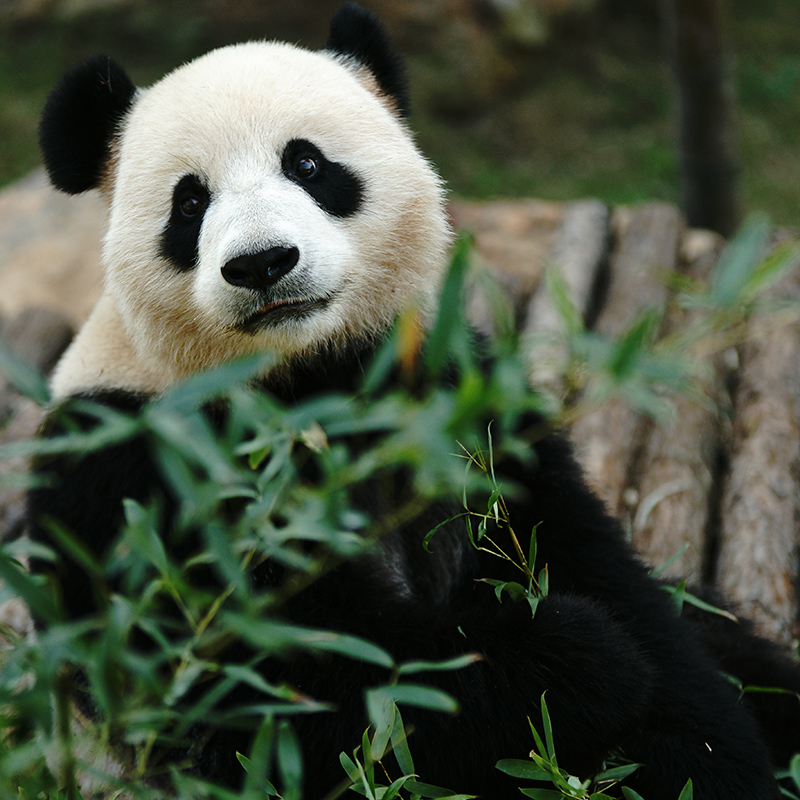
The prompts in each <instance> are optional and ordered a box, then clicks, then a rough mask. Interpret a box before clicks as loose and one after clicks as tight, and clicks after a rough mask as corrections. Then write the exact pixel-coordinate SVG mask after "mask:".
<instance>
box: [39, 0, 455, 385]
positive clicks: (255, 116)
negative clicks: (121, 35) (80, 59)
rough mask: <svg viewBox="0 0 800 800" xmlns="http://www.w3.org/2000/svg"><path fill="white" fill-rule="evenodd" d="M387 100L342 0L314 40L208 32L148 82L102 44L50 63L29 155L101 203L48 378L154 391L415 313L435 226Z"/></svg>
mask: <svg viewBox="0 0 800 800" xmlns="http://www.w3.org/2000/svg"><path fill="white" fill-rule="evenodd" d="M406 108H407V103H406V99H405V94H404V81H403V72H402V64H401V62H400V60H399V59H398V57H397V55H396V54H395V52H394V51H393V50H392V47H391V44H390V42H389V40H388V37H387V36H386V33H385V31H384V29H383V28H382V27H381V25H380V23H379V22H378V21H377V20H376V19H375V18H374V17H373V16H372V15H371V14H370V13H369V12H367V11H364V10H363V9H361V8H359V7H358V6H355V5H347V6H345V7H343V8H342V9H341V10H340V11H339V12H338V13H337V15H336V16H335V17H334V19H333V22H332V24H331V33H330V38H329V41H328V43H327V45H326V48H325V49H324V50H322V51H319V52H311V51H308V50H304V49H301V48H299V47H295V46H291V45H287V44H282V43H277V42H251V43H247V44H241V45H235V46H230V47H224V48H221V49H219V50H215V51H212V52H210V53H208V54H207V55H205V56H202V57H200V58H198V59H196V60H195V61H192V62H190V63H188V64H186V65H184V66H182V67H180V68H178V69H177V70H175V71H174V72H172V73H170V74H168V75H167V76H166V77H165V78H163V79H162V80H161V81H160V82H158V83H156V84H155V85H154V86H152V87H151V88H148V89H137V88H135V87H134V85H133V84H132V83H131V81H130V79H129V78H128V77H127V76H126V74H125V72H124V71H123V70H122V68H121V67H119V66H118V65H117V64H116V63H115V62H113V61H112V60H111V59H109V58H107V57H99V58H95V59H92V60H90V61H88V62H86V63H84V64H82V65H80V66H78V67H77V68H75V69H73V70H72V71H70V72H68V73H67V74H66V75H65V76H64V77H63V78H62V80H61V82H60V84H59V85H58V86H57V87H56V88H55V89H54V90H53V93H52V94H51V96H50V99H49V100H48V103H47V105H46V107H45V111H44V113H43V117H42V124H41V144H42V151H43V154H44V161H45V165H46V167H47V169H48V172H49V174H50V177H51V180H52V182H53V183H54V185H55V186H56V187H57V188H59V189H61V190H63V191H67V192H71V193H78V192H83V191H85V190H87V189H92V188H99V189H100V190H101V192H102V193H103V194H104V195H105V196H106V197H107V199H108V202H109V208H110V212H109V224H108V231H107V235H106V238H105V244H104V262H105V276H106V283H105V291H104V294H103V297H102V298H101V300H100V303H99V304H98V307H97V308H96V309H95V311H94V312H93V314H92V317H91V318H90V320H89V321H88V323H87V324H86V326H85V328H84V330H83V331H82V332H81V334H80V335H79V337H78V339H77V340H76V342H75V343H74V344H73V346H72V348H71V351H69V352H68V354H67V356H66V357H65V359H64V361H63V362H62V365H61V367H60V368H59V370H58V371H57V373H56V377H55V382H54V391H55V393H56V394H57V395H59V394H66V393H71V392H74V391H78V390H85V389H87V388H96V387H108V388H122V389H132V390H140V391H160V390H162V389H164V388H166V387H167V386H169V385H170V384H171V383H172V382H174V381H175V380H178V379H180V378H181V377H184V376H186V375H188V374H191V373H192V372H194V371H197V370H199V369H203V368H207V367H209V366H213V365H215V364H217V363H220V362H221V361H223V360H226V359H229V358H231V357H235V356H239V355H244V354H248V353H253V352H260V351H268V350H271V351H274V352H276V353H277V354H278V357H279V358H280V359H284V360H285V359H288V358H296V357H300V358H302V357H304V356H311V355H313V354H314V353H315V352H319V351H320V350H322V349H328V348H330V347H347V346H348V345H349V343H350V342H352V341H353V340H354V339H361V338H364V337H376V336H380V335H381V334H382V333H383V332H385V331H386V329H387V328H388V327H389V326H390V325H391V324H392V322H393V321H394V319H395V318H396V317H397V315H398V313H400V312H401V311H403V310H404V309H406V308H408V307H409V306H413V307H415V308H416V309H418V310H419V311H420V312H421V313H422V316H423V319H424V317H425V315H429V314H430V313H431V311H432V308H433V306H434V305H435V297H436V294H437V291H438V288H439V284H440V278H441V276H442V273H443V271H444V269H445V266H446V264H447V252H448V249H449V244H450V238H451V235H450V230H449V227H448V224H447V220H446V214H445V211H444V200H443V188H442V184H441V182H440V180H439V178H438V177H437V175H436V173H435V172H434V170H433V169H432V168H431V166H430V164H429V163H428V162H427V161H426V160H425V158H424V157H423V156H422V155H421V154H420V153H419V151H418V150H417V148H416V147H415V145H414V142H413V139H412V136H411V134H410V132H409V130H408V128H407V126H406V123H405V113H406Z"/></svg>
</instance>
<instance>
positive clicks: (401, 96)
mask: <svg viewBox="0 0 800 800" xmlns="http://www.w3.org/2000/svg"><path fill="white" fill-rule="evenodd" d="M325 49H326V50H329V51H331V52H333V53H336V54H338V55H342V56H347V57H349V58H352V59H354V60H355V61H357V62H359V63H360V64H362V65H363V66H365V67H366V68H367V69H369V70H370V72H372V74H373V75H374V76H375V80H377V82H378V86H380V88H381V91H382V92H384V93H385V94H386V95H388V96H389V97H390V98H391V99H392V100H393V101H394V104H395V106H396V108H397V111H398V112H399V114H400V116H402V117H407V116H408V111H409V103H408V94H407V88H406V74H405V73H406V71H405V64H404V63H403V58H402V56H401V55H400V54H399V53H398V52H397V51H396V50H395V48H394V44H393V43H392V40H391V37H390V36H389V34H388V32H387V31H386V28H384V27H383V24H382V23H381V22H380V20H379V19H378V18H377V17H376V16H375V15H374V14H373V13H372V12H371V11H367V10H366V9H365V8H362V7H361V6H359V5H358V3H346V4H345V5H343V6H342V7H341V8H340V9H339V10H338V11H337V12H336V14H335V15H334V17H333V19H332V20H331V28H330V35H329V36H328V41H327V43H326V45H325Z"/></svg>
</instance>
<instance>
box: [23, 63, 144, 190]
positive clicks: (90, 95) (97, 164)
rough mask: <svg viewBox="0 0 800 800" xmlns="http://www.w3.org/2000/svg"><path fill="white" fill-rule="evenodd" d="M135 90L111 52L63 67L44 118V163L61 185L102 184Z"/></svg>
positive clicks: (74, 187)
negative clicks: (65, 68) (112, 57)
mask: <svg viewBox="0 0 800 800" xmlns="http://www.w3.org/2000/svg"><path fill="white" fill-rule="evenodd" d="M135 93H136V87H135V86H134V85H133V83H132V82H131V80H130V78H129V77H128V76H127V75H126V74H125V70H123V69H122V67H120V66H119V64H117V63H116V62H115V61H113V60H112V59H111V58H109V57H108V56H95V57H94V58H90V59H89V60H88V61H84V62H83V63H81V64H78V65H77V66H75V67H72V69H70V70H68V71H67V72H66V73H64V75H63V76H62V77H61V80H60V81H59V82H58V84H56V87H55V88H54V89H53V91H52V92H51V93H50V96H49V97H48V99H47V103H46V104H45V107H44V110H43V111H42V119H41V121H40V123H39V145H40V147H41V150H42V157H43V159H44V165H45V167H46V168H47V172H48V174H49V175H50V180H51V181H52V183H53V185H54V186H55V187H56V188H57V189H61V191H63V192H68V193H69V194H79V193H80V192H85V191H87V190H88V189H94V188H95V187H97V186H99V185H100V182H101V180H102V178H103V173H104V172H105V169H106V166H107V165H108V161H109V158H110V157H111V143H112V141H113V139H114V135H115V134H116V132H117V131H118V130H119V127H120V123H121V122H122V119H123V118H124V116H125V114H126V113H127V111H128V109H130V107H131V105H132V104H133V98H134V94H135Z"/></svg>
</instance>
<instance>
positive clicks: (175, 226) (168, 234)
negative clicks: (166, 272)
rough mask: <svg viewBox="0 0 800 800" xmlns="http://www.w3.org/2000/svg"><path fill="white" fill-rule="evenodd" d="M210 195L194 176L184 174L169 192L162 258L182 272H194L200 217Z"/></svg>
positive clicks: (162, 236)
mask: <svg viewBox="0 0 800 800" xmlns="http://www.w3.org/2000/svg"><path fill="white" fill-rule="evenodd" d="M210 202H211V193H210V192H209V191H208V189H207V188H206V187H205V185H204V183H203V181H202V180H201V179H200V178H199V177H198V176H197V175H184V176H183V177H182V178H181V179H180V180H179V181H178V182H177V183H176V184H175V188H174V189H173V190H172V210H171V211H170V215H169V222H167V227H166V228H164V231H163V232H162V234H161V255H162V256H163V257H164V258H166V259H169V261H171V262H172V263H173V264H174V265H175V266H176V267H177V268H178V269H179V270H180V271H181V272H185V271H187V270H190V269H194V267H195V265H196V264H197V246H198V240H199V238H200V229H201V227H202V225H203V217H204V216H205V213H206V209H207V208H208V205H209V203H210Z"/></svg>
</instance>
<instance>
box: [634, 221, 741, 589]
mask: <svg viewBox="0 0 800 800" xmlns="http://www.w3.org/2000/svg"><path fill="white" fill-rule="evenodd" d="M722 245H723V241H722V238H721V237H719V236H716V235H715V234H713V233H710V232H708V231H688V232H687V234H686V236H685V237H684V241H683V245H682V247H681V261H682V262H683V264H684V266H683V267H682V270H681V271H682V272H685V274H687V275H688V276H689V277H691V278H695V279H700V280H702V279H705V278H707V277H708V274H709V272H710V270H711V268H712V266H713V265H714V263H715V262H716V260H717V258H718V256H719V253H720V251H721V250H722ZM696 319H697V314H692V313H686V312H683V311H681V310H680V309H677V308H673V309H672V310H671V312H670V314H669V315H668V316H667V319H666V321H665V326H664V331H663V333H664V334H665V335H669V334H671V333H674V332H676V331H679V330H681V329H683V328H685V327H687V326H689V325H691V324H692V322H693V321H695V320H696ZM703 389H704V394H705V397H706V400H707V402H706V403H700V402H698V401H697V400H696V399H693V398H689V397H677V398H675V400H674V413H673V415H672V417H671V418H670V419H669V420H663V421H659V423H658V424H656V425H654V426H653V427H652V432H651V433H650V436H649V438H648V440H647V443H646V445H645V448H644V452H643V454H642V457H641V460H640V462H639V465H638V467H637V468H636V472H637V473H638V475H639V476H640V479H639V485H638V491H637V493H638V496H639V499H638V503H637V506H636V509H635V511H634V513H633V518H632V539H633V544H634V546H635V547H636V548H637V550H639V551H640V552H641V553H642V554H643V555H644V556H645V558H646V559H647V561H648V562H649V563H650V564H652V565H653V566H654V567H664V566H665V565H668V566H665V568H664V570H663V573H662V574H663V575H665V576H666V577H673V578H687V579H689V580H690V581H692V582H701V581H703V579H704V578H705V575H706V572H707V560H708V543H707V540H706V535H707V532H708V531H709V528H710V526H711V523H712V520H713V517H714V511H713V509H712V506H711V501H712V499H713V497H714V495H715V480H716V478H717V474H718V466H719V455H720V446H721V443H720V435H721V434H720V428H721V426H722V424H723V422H722V417H721V414H720V404H721V403H722V402H724V400H725V399H726V395H727V393H726V390H725V385H724V381H723V367H722V364H721V359H717V360H716V361H713V362H712V363H710V364H709V372H708V375H707V377H706V380H705V385H704V387H703ZM679 554H680V555H679ZM676 556H677V558H676Z"/></svg>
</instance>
